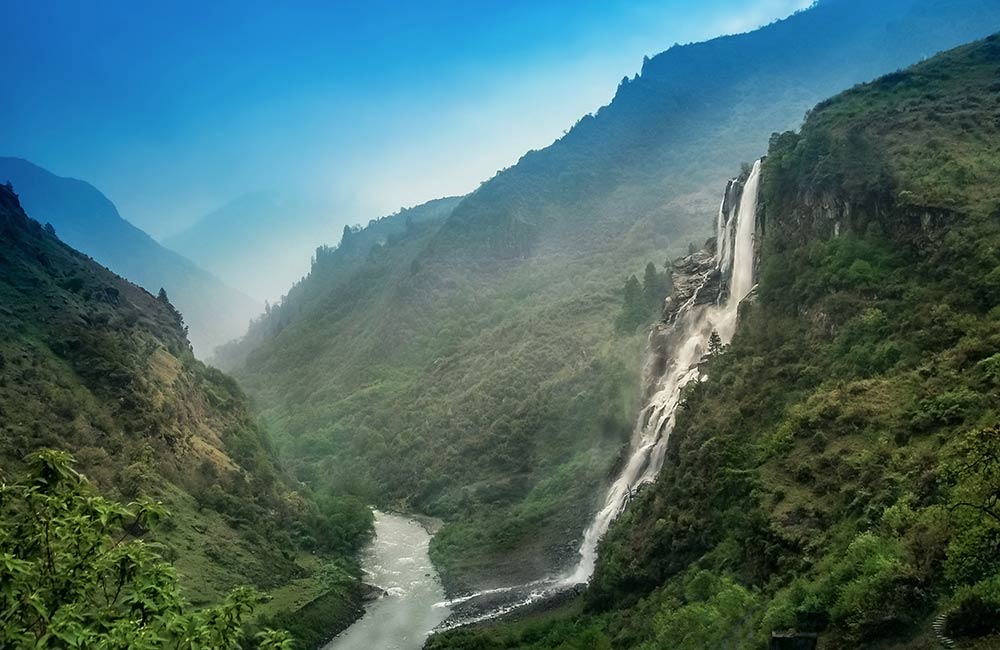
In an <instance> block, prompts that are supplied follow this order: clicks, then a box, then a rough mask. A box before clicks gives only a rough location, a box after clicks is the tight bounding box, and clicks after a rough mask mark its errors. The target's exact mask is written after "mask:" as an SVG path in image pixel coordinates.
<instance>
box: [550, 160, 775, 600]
mask: <svg viewBox="0 0 1000 650" xmlns="http://www.w3.org/2000/svg"><path fill="white" fill-rule="evenodd" d="M761 163H762V160H758V161H757V162H756V163H755V164H754V166H753V170H752V171H751V172H750V176H749V177H748V178H747V179H746V181H745V182H743V183H741V182H739V180H733V181H730V183H729V185H728V186H727V188H726V193H725V196H724V197H723V200H722V206H721V207H720V208H719V217H718V220H717V223H716V235H717V238H716V254H715V257H714V258H713V259H712V262H714V264H712V266H711V267H710V268H709V270H708V272H707V273H705V274H704V275H703V276H701V282H700V284H699V285H698V286H697V287H696V288H695V289H694V291H693V292H692V293H691V296H690V297H689V298H688V299H687V300H686V302H684V304H682V305H681V306H680V307H679V308H678V309H677V311H676V312H675V314H674V317H673V319H672V322H671V323H670V324H669V325H667V326H666V327H664V328H661V329H660V330H659V331H656V330H654V332H653V334H651V335H650V355H649V356H650V362H649V363H647V370H646V374H647V377H648V380H647V384H648V385H651V386H652V396H651V397H650V398H649V399H648V401H647V403H646V406H645V407H644V408H643V409H642V411H641V412H640V413H639V417H638V420H637V422H636V426H635V430H634V432H633V435H632V443H631V448H630V454H629V458H628V462H627V463H626V464H625V467H624V468H623V469H622V471H621V474H619V476H618V478H617V479H616V480H615V482H614V483H612V485H611V487H610V488H609V490H608V494H607V497H606V499H605V502H604V507H603V508H602V509H601V510H600V512H598V513H597V515H596V516H595V517H594V520H593V521H592V522H591V524H590V526H588V528H587V530H586V532H585V533H584V539H583V543H582V544H581V545H580V560H579V562H578V563H577V565H576V567H575V569H574V570H573V571H572V572H571V573H570V574H569V575H567V576H566V578H565V579H564V581H563V582H564V584H577V583H581V582H586V581H588V580H589V579H590V576H591V575H592V574H593V572H594V566H595V563H596V561H597V544H598V542H599V541H600V539H601V537H602V536H603V535H604V534H605V533H606V532H607V530H608V527H610V526H611V523H612V522H613V521H614V520H615V518H616V517H617V516H618V514H619V513H620V512H621V511H622V509H623V508H624V507H625V505H626V504H627V503H628V499H629V498H630V497H631V495H632V494H633V493H634V491H635V489H636V488H638V487H639V486H640V485H643V484H644V483H648V482H650V481H652V480H654V479H655V478H656V476H657V474H659V472H660V468H661V467H662V466H663V458H664V456H665V455H666V451H667V443H668V441H669V438H670V433H671V431H673V428H674V418H675V416H676V411H677V405H678V403H679V402H680V397H681V390H682V389H683V388H684V386H685V385H687V383H688V382H690V381H692V380H695V379H698V378H699V374H700V373H699V369H698V365H699V363H700V361H701V359H702V357H703V356H704V355H705V353H706V352H707V350H708V339H709V337H710V336H711V334H712V331H713V330H714V331H716V332H718V334H719V337H720V338H721V339H722V342H723V343H729V341H730V340H731V339H732V337H733V333H734V332H735V330H736V318H737V313H738V310H739V304H740V302H741V301H742V300H743V299H744V298H745V297H746V296H747V294H749V293H750V291H751V289H753V286H754V232H755V229H756V222H757V201H758V195H759V187H760V172H761ZM720 276H721V280H722V282H723V284H722V285H721V287H720V288H719V289H717V290H716V291H717V293H716V295H715V296H706V295H703V292H705V291H707V290H709V288H710V286H711V285H712V281H713V280H715V281H718V280H719V279H720ZM727 281H728V292H727V291H726V289H725V286H726V284H725V283H726V282H727ZM654 336H657V337H662V343H661V344H660V345H659V346H658V347H659V348H660V351H659V353H658V354H657V353H656V352H654V350H653V348H654V347H657V346H656V345H654V341H653V338H654ZM657 356H659V357H660V358H663V359H665V360H666V364H665V367H664V364H656V363H653V360H654V359H656V358H657Z"/></svg>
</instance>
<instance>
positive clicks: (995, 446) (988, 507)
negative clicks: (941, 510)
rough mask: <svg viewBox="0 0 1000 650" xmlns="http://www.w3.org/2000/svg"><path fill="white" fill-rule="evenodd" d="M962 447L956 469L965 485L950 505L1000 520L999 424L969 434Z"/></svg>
mask: <svg viewBox="0 0 1000 650" xmlns="http://www.w3.org/2000/svg"><path fill="white" fill-rule="evenodd" d="M960 451H961V461H960V462H958V464H957V466H956V467H955V470H956V474H957V475H958V477H959V479H960V480H962V485H961V487H960V490H959V494H960V497H959V499H958V500H957V501H955V502H954V503H953V504H952V506H951V509H952V510H957V509H959V508H968V509H971V510H974V511H976V512H979V513H980V514H981V515H982V516H984V517H989V518H990V519H992V520H993V521H994V522H996V523H1000V425H998V424H994V425H992V426H990V427H987V428H985V429H980V430H978V431H974V432H973V433H971V434H969V435H968V436H966V438H965V440H963V442H962V444H961V445H960Z"/></svg>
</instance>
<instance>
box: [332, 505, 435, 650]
mask: <svg viewBox="0 0 1000 650" xmlns="http://www.w3.org/2000/svg"><path fill="white" fill-rule="evenodd" d="M430 541H431V536H430V534H428V532H427V531H426V530H425V529H424V527H423V526H421V525H420V524H419V523H417V522H416V521H414V520H413V519H410V518H408V517H403V516H400V515H391V514H388V513H385V512H378V511H376V512H375V540H374V542H372V545H371V546H370V547H369V549H368V551H367V552H366V553H365V556H364V562H363V567H364V571H365V582H367V583H369V584H372V585H375V586H376V587H379V588H381V589H382V590H383V591H385V595H384V596H382V597H381V598H379V599H378V600H377V601H374V602H372V603H369V604H368V605H367V606H366V607H365V614H364V616H362V617H361V618H360V619H358V621H357V622H355V623H354V624H353V625H351V626H350V627H349V628H347V629H346V630H344V631H343V632H342V633H340V634H339V635H337V636H336V637H335V638H334V639H333V640H332V641H330V643H328V644H327V645H326V646H325V648H324V650H420V648H422V647H423V645H424V641H426V640H427V636H428V635H429V634H430V632H431V630H433V629H434V628H435V627H437V626H438V625H439V624H441V623H442V622H443V621H444V620H445V619H446V618H448V616H449V614H450V613H451V608H450V607H449V606H448V603H447V602H446V598H445V594H444V589H443V588H442V586H441V580H440V579H439V578H438V574H437V571H435V570H434V565H432V564H431V560H430V556H429V555H428V547H429V545H430Z"/></svg>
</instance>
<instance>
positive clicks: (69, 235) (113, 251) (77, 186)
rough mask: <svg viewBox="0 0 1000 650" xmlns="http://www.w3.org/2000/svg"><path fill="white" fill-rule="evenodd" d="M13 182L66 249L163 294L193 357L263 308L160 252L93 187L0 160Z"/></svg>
mask: <svg viewBox="0 0 1000 650" xmlns="http://www.w3.org/2000/svg"><path fill="white" fill-rule="evenodd" d="M7 181H10V182H11V183H12V184H13V186H14V190H15V192H17V194H18V195H19V197H20V200H21V203H22V205H24V207H25V210H26V211H27V212H29V213H30V214H31V215H33V216H34V217H35V218H37V219H39V220H40V221H42V222H48V223H51V224H52V226H53V227H54V228H55V231H56V234H57V235H58V237H59V238H60V239H62V240H63V241H64V242H66V243H67V244H69V245H71V246H73V247H74V248H77V249H79V250H81V251H83V252H84V253H86V254H88V255H90V256H91V257H93V258H94V259H95V260H97V261H98V262H100V263H101V264H103V265H105V266H107V267H108V268H109V269H111V270H112V271H114V272H115V273H117V274H119V275H121V276H122V277H124V278H126V279H128V280H131V281H132V282H135V283H136V284H139V285H141V286H142V287H144V288H146V289H147V290H148V291H150V292H152V293H154V294H155V293H156V292H158V291H159V289H160V288H163V289H165V290H166V291H167V294H168V296H169V297H170V300H171V302H173V304H174V305H176V306H177V308H178V309H179V310H180V311H181V313H182V314H183V315H184V320H185V322H186V324H187V325H188V327H189V336H190V339H191V343H192V345H193V346H194V349H195V351H196V353H198V354H199V355H200V356H206V355H208V354H209V353H210V352H211V351H212V349H213V348H215V346H217V345H220V344H222V343H225V342H226V341H229V340H230V339H233V338H235V337H237V336H240V335H241V334H243V333H244V332H245V331H246V327H247V323H248V322H249V321H250V319H251V318H253V317H255V316H256V315H257V314H259V313H260V312H261V311H262V310H263V306H262V304H261V303H260V302H258V301H257V300H254V299H253V298H250V297H249V296H247V295H246V294H244V293H241V292H240V291H237V290H235V289H233V288H231V287H229V286H227V285H226V284H224V283H223V282H222V281H220V280H219V279H218V278H217V277H216V276H214V275H212V274H211V273H209V272H207V271H205V270H204V269H202V268H200V267H199V266H198V265H196V264H195V263H193V262H192V261H191V260H189V259H187V258H185V257H183V256H182V255H179V254H177V253H175V252H174V251H172V250H169V249H167V248H164V247H163V246H161V245H160V244H159V243H157V242H156V241H155V240H154V239H153V238H152V237H150V236H149V235H147V234H146V233H145V232H143V231H142V230H140V229H139V228H137V227H135V226H133V225H132V224H131V223H129V222H128V221H126V220H125V219H123V218H122V216H121V215H120V214H119V213H118V210H117V208H115V205H114V204H113V203H112V202H111V201H110V200H109V199H108V197H106V196H105V195H104V194H102V193H101V192H100V191H99V190H98V189H97V188H95V187H94V186H93V185H90V184H89V183H87V182H85V181H81V180H77V179H75V178H64V177H62V176H57V175H55V174H53V173H51V172H49V171H47V170H45V169H43V168H41V167H39V166H37V165H34V164H32V163H30V162H28V161H27V160H23V159H20V158H8V157H4V158H0V182H7Z"/></svg>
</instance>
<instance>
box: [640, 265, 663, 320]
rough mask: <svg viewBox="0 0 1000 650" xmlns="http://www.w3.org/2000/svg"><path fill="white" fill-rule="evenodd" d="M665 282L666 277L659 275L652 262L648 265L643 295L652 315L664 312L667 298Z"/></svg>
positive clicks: (644, 277) (643, 284) (643, 283)
mask: <svg viewBox="0 0 1000 650" xmlns="http://www.w3.org/2000/svg"><path fill="white" fill-rule="evenodd" d="M664 280H665V278H664V276H663V275H662V274H660V273H657V271H656V265H655V264H653V263H652V262H649V263H648V264H646V272H645V274H644V275H643V278H642V295H643V298H644V299H645V302H646V307H647V309H648V310H649V312H650V313H652V314H659V313H660V312H661V311H662V310H663V299H664V298H666V297H667V286H666V282H665V281H664Z"/></svg>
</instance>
